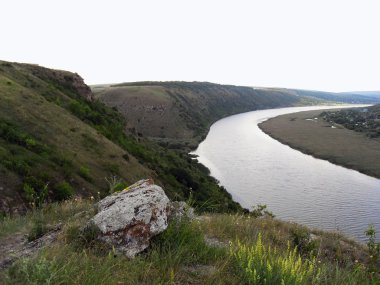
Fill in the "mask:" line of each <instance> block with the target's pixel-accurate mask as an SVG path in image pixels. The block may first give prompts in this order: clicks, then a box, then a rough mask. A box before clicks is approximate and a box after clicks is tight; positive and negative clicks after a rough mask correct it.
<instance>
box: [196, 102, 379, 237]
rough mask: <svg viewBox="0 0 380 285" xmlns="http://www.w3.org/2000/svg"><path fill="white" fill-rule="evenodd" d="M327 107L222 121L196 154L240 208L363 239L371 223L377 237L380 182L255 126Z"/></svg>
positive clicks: (255, 113) (266, 112) (267, 112)
mask: <svg viewBox="0 0 380 285" xmlns="http://www.w3.org/2000/svg"><path fill="white" fill-rule="evenodd" d="M326 108H327V107H326V106H324V107H315V106H314V107H291V108H282V109H269V110H260V111H253V112H248V113H243V114H239V115H234V116H231V117H227V118H224V119H222V120H219V121H217V122H216V123H215V124H213V125H212V126H211V129H210V131H209V133H208V135H207V137H206V139H205V140H204V141H203V142H202V143H201V144H200V145H199V147H198V149H197V150H196V151H195V152H194V154H196V155H198V161H199V162H201V163H202V164H204V165H205V166H207V167H208V168H209V169H210V171H211V175H212V176H213V177H215V178H216V179H218V180H219V181H220V184H221V185H223V186H224V187H225V188H226V189H227V191H228V192H229V193H231V195H232V197H233V199H234V200H235V201H237V202H239V203H240V204H241V205H242V206H243V207H245V208H248V209H250V208H251V207H252V206H255V205H257V204H266V205H267V206H268V209H269V210H270V211H272V212H273V213H274V214H275V215H276V217H277V218H280V219H282V220H287V221H292V222H297V223H300V224H304V225H307V226H310V227H316V228H320V229H325V230H338V231H340V232H343V233H345V234H347V235H349V236H351V237H353V238H356V239H358V240H365V235H364V231H365V230H366V229H367V227H368V225H369V224H374V225H375V227H376V228H377V230H378V233H379V232H380V180H379V179H376V178H373V177H370V176H367V175H364V174H361V173H359V172H357V171H355V170H350V169H347V168H344V167H341V166H337V165H334V164H332V163H330V162H327V161H324V160H320V159H316V158H313V157H312V156H310V155H305V154H303V153H301V152H299V151H297V150H294V149H292V148H290V147H289V146H286V145H284V144H281V143H280V142H278V141H276V140H274V139H272V138H271V137H269V136H268V135H266V134H265V133H263V132H262V131H261V130H260V129H259V128H258V126H257V124H259V123H261V122H263V121H265V120H267V119H268V118H271V117H275V116H279V115H282V114H288V113H294V112H299V111H307V110H316V109H326ZM328 108H330V107H328ZM379 163H380V162H379Z"/></svg>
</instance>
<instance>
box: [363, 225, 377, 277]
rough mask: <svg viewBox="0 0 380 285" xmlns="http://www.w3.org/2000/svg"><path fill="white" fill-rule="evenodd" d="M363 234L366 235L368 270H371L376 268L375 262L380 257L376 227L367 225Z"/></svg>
mask: <svg viewBox="0 0 380 285" xmlns="http://www.w3.org/2000/svg"><path fill="white" fill-rule="evenodd" d="M365 235H366V236H367V237H368V242H367V247H368V253H369V270H370V271H371V272H372V271H375V270H377V269H378V267H377V265H378V264H377V263H378V262H379V258H380V242H376V229H375V227H374V226H373V225H370V226H369V227H368V229H367V230H366V231H365ZM376 268H377V269H376Z"/></svg>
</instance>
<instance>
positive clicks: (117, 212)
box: [84, 179, 171, 258]
mask: <svg viewBox="0 0 380 285" xmlns="http://www.w3.org/2000/svg"><path fill="white" fill-rule="evenodd" d="M97 208H98V213H97V214H96V215H95V216H94V217H93V218H92V219H91V220H90V222H89V224H88V225H87V227H96V228H97V230H98V237H97V238H98V239H99V240H101V241H104V242H106V243H107V244H109V245H111V246H113V247H114V248H115V250H116V251H117V252H119V253H123V254H125V255H126V256H128V257H130V258H132V257H134V256H135V255H136V254H137V253H139V252H141V251H143V250H144V249H146V248H147V247H148V246H149V241H150V239H151V238H152V237H153V236H155V235H157V234H159V233H161V232H162V231H164V230H165V229H166V228H167V226H168V218H169V215H170V212H171V207H170V201H169V198H168V197H167V196H166V194H165V192H164V191H163V190H162V188H161V187H160V186H157V185H155V184H154V183H153V181H152V180H150V179H148V180H141V181H139V182H137V183H135V184H133V185H132V186H130V187H128V188H127V189H125V190H123V191H122V192H119V193H115V194H112V195H110V196H107V197H106V198H104V199H103V200H101V201H100V202H99V203H98V204H97ZM84 230H86V229H84Z"/></svg>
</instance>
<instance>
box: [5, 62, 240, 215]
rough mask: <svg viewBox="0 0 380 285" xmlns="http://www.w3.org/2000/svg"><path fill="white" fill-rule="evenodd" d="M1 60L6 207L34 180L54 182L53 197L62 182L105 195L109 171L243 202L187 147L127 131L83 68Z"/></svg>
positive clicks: (214, 200) (204, 200) (201, 202)
mask: <svg viewBox="0 0 380 285" xmlns="http://www.w3.org/2000/svg"><path fill="white" fill-rule="evenodd" d="M0 64H1V65H0V69H1V70H0V100H1V104H0V111H1V112H0V156H1V158H2V159H1V160H0V170H1V176H0V178H1V180H0V191H1V196H0V197H1V199H0V201H1V203H0V206H1V211H3V212H8V211H9V210H10V208H14V207H18V206H20V205H22V202H23V201H27V200H28V196H31V195H27V194H28V193H26V192H25V185H26V184H27V185H30V186H32V187H33V188H34V190H35V192H36V194H38V195H39V196H42V195H40V194H41V193H43V191H42V190H43V188H44V186H45V185H46V184H48V188H49V193H50V194H49V197H50V198H51V199H56V198H62V195H61V194H62V193H61V192H62V182H66V183H69V184H70V185H71V187H72V188H73V189H74V190H75V192H77V193H82V194H84V193H86V194H88V195H90V194H92V195H94V194H95V193H96V192H97V191H100V192H101V195H104V194H105V193H106V192H107V190H108V189H107V188H108V186H107V183H106V181H105V178H106V177H109V176H110V175H112V174H117V175H118V176H119V177H121V178H122V179H123V180H124V181H126V183H131V182H135V181H136V180H138V179H140V178H146V177H153V178H154V179H155V180H156V182H157V183H158V184H160V185H162V186H165V189H166V192H167V194H168V196H169V197H170V198H171V199H178V200H186V199H189V198H190V196H192V199H194V200H195V203H196V204H197V205H198V206H203V209H204V210H206V209H207V210H216V211H237V210H241V208H240V206H239V205H238V204H237V203H235V202H233V201H232V198H231V195H230V194H228V193H227V192H226V191H225V189H223V188H222V187H219V186H218V185H217V182H216V181H215V179H213V178H211V177H209V176H208V174H209V172H208V170H207V169H206V168H205V167H203V166H202V165H200V164H199V163H197V162H196V161H193V160H192V159H191V158H190V157H189V156H188V155H187V154H186V153H179V152H174V151H170V150H167V149H165V148H163V147H161V146H159V145H157V144H155V143H153V142H150V141H146V140H145V139H143V138H140V137H138V135H137V134H133V133H130V134H129V135H127V134H126V133H125V120H124V119H123V118H122V117H121V116H120V115H119V114H118V113H117V112H116V111H115V110H113V109H111V108H109V107H106V106H104V104H102V103H100V102H97V101H96V100H91V97H92V93H91V92H90V90H89V89H88V87H87V86H86V85H84V84H83V81H82V79H81V78H80V77H79V76H77V75H75V74H72V73H69V72H64V71H54V70H49V69H46V68H42V67H38V66H34V65H25V64H16V63H12V64H11V63H7V62H1V63H0ZM86 88H87V89H86ZM30 142H32V143H34V144H36V146H33V145H29V144H30ZM135 157H136V158H137V159H135ZM60 186H61V187H60ZM65 191H66V192H67V189H66V190H65ZM63 194H65V193H63ZM66 194H67V193H66ZM35 196H36V195H35ZM66 196H67V195H66ZM29 200H33V199H30V197H29ZM13 210H14V209H13Z"/></svg>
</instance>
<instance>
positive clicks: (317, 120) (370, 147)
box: [259, 110, 380, 178]
mask: <svg viewBox="0 0 380 285" xmlns="http://www.w3.org/2000/svg"><path fill="white" fill-rule="evenodd" d="M330 112H331V113H336V114H340V113H341V112H344V110H342V111H338V110H329V112H328V113H330ZM321 113H322V111H321V110H319V111H318V110H317V111H307V112H299V113H295V114H287V115H282V116H278V117H276V118H272V119H269V120H268V121H265V122H263V123H261V124H259V127H260V128H261V129H262V130H263V131H264V132H265V133H267V134H268V135H270V136H271V137H273V138H274V139H276V140H279V141H280V142H282V143H284V144H287V145H289V146H291V147H292V148H295V149H297V150H300V151H302V152H303V153H306V154H310V155H313V156H314V157H317V158H321V159H325V160H328V161H330V162H332V163H334V164H338V165H342V166H345V167H347V168H350V169H355V170H358V171H360V172H362V173H364V174H367V175H370V176H374V177H377V178H380V164H379V161H380V143H379V138H369V137H368V136H366V135H365V134H364V133H361V132H354V131H352V130H349V129H347V128H344V127H342V126H340V125H336V124H335V123H330V122H327V121H326V120H324V119H322V117H321V116H323V115H322V114H324V113H326V112H324V113H322V114H321ZM320 114H321V115H320Z"/></svg>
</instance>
